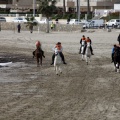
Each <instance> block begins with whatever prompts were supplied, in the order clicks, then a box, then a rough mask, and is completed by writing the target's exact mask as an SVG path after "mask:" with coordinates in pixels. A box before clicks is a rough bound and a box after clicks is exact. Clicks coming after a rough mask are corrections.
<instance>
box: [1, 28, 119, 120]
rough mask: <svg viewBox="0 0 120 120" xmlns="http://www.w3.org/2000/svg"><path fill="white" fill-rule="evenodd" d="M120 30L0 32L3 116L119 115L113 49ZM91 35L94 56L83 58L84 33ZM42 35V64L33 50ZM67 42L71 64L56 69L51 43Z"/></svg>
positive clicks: (99, 119)
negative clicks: (5, 64) (9, 63)
mask: <svg viewBox="0 0 120 120" xmlns="http://www.w3.org/2000/svg"><path fill="white" fill-rule="evenodd" d="M119 33H120V30H113V31H112V32H107V31H106V30H96V32H94V33H89V32H84V33H80V32H79V31H76V32H50V33H49V34H47V33H44V32H40V33H38V32H37V31H36V32H34V33H33V34H30V33H29V32H28V31H22V32H21V33H14V32H13V31H1V32H0V36H1V37H0V62H11V61H12V62H13V63H12V64H11V65H9V66H7V67H0V120H120V73H115V72H114V66H113V63H111V49H112V46H113V44H114V43H117V36H118V34H119ZM83 34H84V35H85V36H86V37H87V36H89V37H90V38H91V39H92V42H93V44H92V46H93V49H94V54H95V55H94V56H92V58H91V62H90V63H89V65H86V62H85V61H82V60H81V56H80V54H78V51H79V46H80V44H79V41H80V38H81V37H82V35H83ZM37 40H40V41H41V43H42V48H43V50H44V51H45V56H46V57H45V59H43V66H42V67H37V65H36V61H35V59H33V58H32V51H33V50H34V49H35V42H36V41H37ZM58 41H60V42H62V46H63V48H64V51H63V53H64V55H65V59H66V62H67V65H62V70H63V73H62V74H61V75H60V76H57V75H56V74H55V71H54V68H53V66H51V65H50V63H51V56H52V54H53V52H52V47H53V46H54V45H55V43H57V42H58Z"/></svg>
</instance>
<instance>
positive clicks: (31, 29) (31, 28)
mask: <svg viewBox="0 0 120 120" xmlns="http://www.w3.org/2000/svg"><path fill="white" fill-rule="evenodd" d="M29 29H30V33H33V24H32V23H31V24H30V26H29Z"/></svg>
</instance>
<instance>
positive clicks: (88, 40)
mask: <svg viewBox="0 0 120 120" xmlns="http://www.w3.org/2000/svg"><path fill="white" fill-rule="evenodd" d="M83 40H84V41H85V43H86V44H87V42H90V50H91V54H92V55H94V54H93V49H92V46H91V44H92V41H91V39H90V38H89V37H87V38H85V36H84V35H83V36H82V38H81V39H80V44H81V46H82V41H83ZM38 43H39V44H38ZM36 47H39V49H40V50H41V51H42V53H43V56H44V51H43V50H42V48H41V43H40V42H37V44H36ZM85 49H86V46H85ZM85 49H84V52H85ZM52 50H53V51H54V53H53V55H52V63H51V65H53V64H54V58H55V55H56V53H57V52H59V54H60V57H61V59H62V62H63V64H67V63H66V62H65V58H64V54H63V52H62V51H63V47H62V44H61V42H57V43H56V45H55V46H54V47H53V48H52ZM80 52H81V47H80ZM80 52H79V53H80Z"/></svg>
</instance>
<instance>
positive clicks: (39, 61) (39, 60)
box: [33, 47, 45, 67]
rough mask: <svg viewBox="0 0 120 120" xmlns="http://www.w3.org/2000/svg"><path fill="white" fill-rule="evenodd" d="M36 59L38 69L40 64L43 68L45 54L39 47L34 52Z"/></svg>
mask: <svg viewBox="0 0 120 120" xmlns="http://www.w3.org/2000/svg"><path fill="white" fill-rule="evenodd" d="M34 57H36V60H37V67H38V66H39V64H40V65H41V66H42V57H44V58H45V56H44V52H43V51H42V50H41V49H40V47H37V48H36V50H35V51H33V58H34Z"/></svg>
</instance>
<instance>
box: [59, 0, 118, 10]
mask: <svg viewBox="0 0 120 120" xmlns="http://www.w3.org/2000/svg"><path fill="white" fill-rule="evenodd" d="M89 1H90V11H91V12H92V11H94V10H95V9H113V8H114V4H115V3H120V0H89ZM79 2H80V11H81V12H87V0H79ZM57 6H58V7H60V8H63V0H58V3H57ZM65 6H66V11H69V10H70V8H73V9H74V10H75V11H77V0H65Z"/></svg>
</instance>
